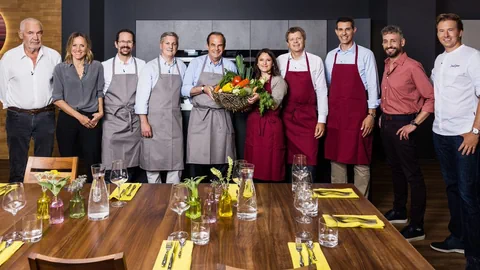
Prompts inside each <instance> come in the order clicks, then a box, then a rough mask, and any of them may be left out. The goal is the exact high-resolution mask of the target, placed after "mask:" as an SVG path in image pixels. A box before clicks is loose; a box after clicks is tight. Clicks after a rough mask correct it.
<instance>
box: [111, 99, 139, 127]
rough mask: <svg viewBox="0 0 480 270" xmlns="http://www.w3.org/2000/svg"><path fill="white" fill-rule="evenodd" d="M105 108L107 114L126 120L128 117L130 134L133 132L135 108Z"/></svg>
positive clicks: (123, 106)
mask: <svg viewBox="0 0 480 270" xmlns="http://www.w3.org/2000/svg"><path fill="white" fill-rule="evenodd" d="M105 108H106V109H105V113H108V114H112V115H113V116H115V117H118V118H124V117H125V116H126V117H127V118H128V128H129V129H130V132H133V118H134V115H135V108H134V107H133V106H132V105H130V104H127V105H121V106H115V105H107V106H105ZM110 109H113V110H110ZM125 113H126V115H125Z"/></svg>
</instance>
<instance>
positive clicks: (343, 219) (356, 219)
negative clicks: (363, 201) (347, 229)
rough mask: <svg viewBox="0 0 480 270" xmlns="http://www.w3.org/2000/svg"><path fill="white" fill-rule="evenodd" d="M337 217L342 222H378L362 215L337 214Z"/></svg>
mask: <svg viewBox="0 0 480 270" xmlns="http://www.w3.org/2000/svg"><path fill="white" fill-rule="evenodd" d="M335 219H336V220H337V221H338V222H341V223H351V222H360V223H364V224H377V221H376V220H375V219H368V218H361V217H339V216H335Z"/></svg>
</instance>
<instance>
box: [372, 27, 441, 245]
mask: <svg viewBox="0 0 480 270" xmlns="http://www.w3.org/2000/svg"><path fill="white" fill-rule="evenodd" d="M381 34H382V38H383V39H382V45H383V49H384V50H385V53H386V54H387V56H388V58H387V59H386V60H385V71H384V73H383V78H382V85H381V89H382V101H381V108H382V111H383V114H382V116H381V117H380V128H381V133H380V134H381V136H382V143H383V148H384V150H385V154H386V156H387V161H388V163H389V164H390V167H391V168H392V180H393V193H394V200H393V209H392V210H390V211H388V212H387V213H386V214H385V218H386V219H387V220H388V221H390V223H406V222H407V198H408V184H410V194H411V204H410V217H411V220H410V224H409V225H408V226H406V227H405V228H403V229H402V230H401V231H400V233H401V234H402V235H403V237H405V239H407V241H409V242H412V241H418V240H423V239H425V233H424V230H423V219H424V215H425V204H426V188H425V182H424V180H423V175H422V171H421V169H420V165H419V164H418V160H417V153H416V150H417V149H416V148H417V146H416V136H415V132H414V131H415V130H416V129H417V127H418V126H419V125H420V124H421V123H422V122H423V121H425V119H426V118H427V117H428V116H429V115H430V114H431V113H433V103H434V99H433V87H432V85H431V83H430V81H429V79H428V77H427V75H426V74H425V71H424V70H423V67H422V64H420V63H419V62H417V61H415V60H413V59H412V58H410V57H408V56H407V53H406V52H404V51H403V47H404V46H405V38H404V37H403V32H402V30H401V29H400V28H399V27H398V26H394V25H389V26H386V27H385V28H383V29H382V32H381Z"/></svg>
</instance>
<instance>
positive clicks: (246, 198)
mask: <svg viewBox="0 0 480 270" xmlns="http://www.w3.org/2000/svg"><path fill="white" fill-rule="evenodd" d="M254 168H255V166H254V165H253V164H251V163H244V164H242V165H241V167H240V175H241V180H240V190H239V192H238V206H237V218H238V219H240V220H256V219H257V195H256V192H255V186H254V185H253V172H254Z"/></svg>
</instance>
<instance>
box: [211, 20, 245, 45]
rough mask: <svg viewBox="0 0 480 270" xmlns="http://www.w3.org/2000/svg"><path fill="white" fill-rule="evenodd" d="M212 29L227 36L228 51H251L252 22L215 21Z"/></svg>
mask: <svg viewBox="0 0 480 270" xmlns="http://www.w3.org/2000/svg"><path fill="white" fill-rule="evenodd" d="M212 28H213V31H218V32H222V33H223V35H225V38H226V39H227V46H226V48H227V49H228V50H249V49H250V21H213V23H212Z"/></svg>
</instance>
